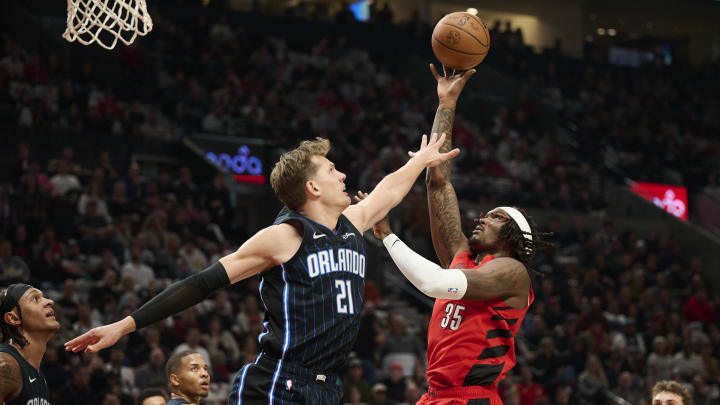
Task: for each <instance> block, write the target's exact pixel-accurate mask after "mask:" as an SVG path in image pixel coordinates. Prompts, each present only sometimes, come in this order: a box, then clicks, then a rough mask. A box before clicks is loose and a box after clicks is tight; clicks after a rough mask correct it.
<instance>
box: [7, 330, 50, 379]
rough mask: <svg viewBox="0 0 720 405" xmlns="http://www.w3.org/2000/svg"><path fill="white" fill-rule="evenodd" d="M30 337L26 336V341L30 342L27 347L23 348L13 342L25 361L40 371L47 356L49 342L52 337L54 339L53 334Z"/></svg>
mask: <svg viewBox="0 0 720 405" xmlns="http://www.w3.org/2000/svg"><path fill="white" fill-rule="evenodd" d="M28 335H29V334H25V339H27V341H28V344H26V345H25V347H21V346H20V345H19V344H17V343H16V342H13V343H12V345H13V347H14V348H15V349H17V351H18V352H20V354H21V355H22V356H23V358H24V359H25V361H27V362H28V363H30V364H31V365H32V366H33V367H35V368H36V369H37V370H40V363H42V359H43V356H45V349H46V347H47V342H48V340H50V337H52V332H51V333H48V334H46V335H35V336H32V335H30V336H28Z"/></svg>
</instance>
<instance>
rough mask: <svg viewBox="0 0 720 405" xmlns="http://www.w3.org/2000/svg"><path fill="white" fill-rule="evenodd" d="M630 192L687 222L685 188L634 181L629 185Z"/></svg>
mask: <svg viewBox="0 0 720 405" xmlns="http://www.w3.org/2000/svg"><path fill="white" fill-rule="evenodd" d="M630 190H632V191H633V192H634V193H635V194H637V195H639V196H641V197H642V198H644V199H646V200H648V201H650V202H652V203H653V204H655V205H656V206H658V207H660V208H662V209H663V210H665V211H667V212H668V213H670V214H672V215H674V216H676V217H678V218H680V219H682V220H683V221H687V220H688V198H687V188H685V187H683V186H675V185H671V184H661V183H644V182H639V181H635V182H632V183H631V184H630Z"/></svg>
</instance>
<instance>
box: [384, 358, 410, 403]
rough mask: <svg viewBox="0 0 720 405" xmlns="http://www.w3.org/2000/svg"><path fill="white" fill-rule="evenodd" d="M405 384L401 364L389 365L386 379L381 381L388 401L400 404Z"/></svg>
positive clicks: (403, 395)
mask: <svg viewBox="0 0 720 405" xmlns="http://www.w3.org/2000/svg"><path fill="white" fill-rule="evenodd" d="M407 383H408V382H407V380H406V379H405V372H404V370H403V366H402V364H400V363H392V364H390V367H389V370H388V377H387V378H385V379H384V380H383V384H385V386H386V387H387V397H388V399H390V400H391V401H395V402H402V401H403V399H404V398H405V391H406V389H407Z"/></svg>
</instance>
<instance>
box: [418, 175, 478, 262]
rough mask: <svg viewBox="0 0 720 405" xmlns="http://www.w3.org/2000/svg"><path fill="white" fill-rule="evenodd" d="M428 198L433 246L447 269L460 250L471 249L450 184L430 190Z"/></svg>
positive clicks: (453, 190)
mask: <svg viewBox="0 0 720 405" xmlns="http://www.w3.org/2000/svg"><path fill="white" fill-rule="evenodd" d="M428 197H429V203H430V222H431V224H432V225H433V226H432V237H433V238H432V239H433V244H434V245H435V251H436V253H437V254H438V258H439V259H440V263H441V264H442V265H443V267H447V266H449V265H450V261H451V260H452V257H453V256H454V255H455V253H457V251H458V250H460V249H462V248H469V247H468V246H467V239H466V238H465V235H463V233H462V226H461V224H460V207H459V206H458V200H457V196H456V195H455V189H454V188H453V186H452V184H451V183H450V182H447V183H446V184H445V185H444V186H442V187H441V188H439V189H433V190H428Z"/></svg>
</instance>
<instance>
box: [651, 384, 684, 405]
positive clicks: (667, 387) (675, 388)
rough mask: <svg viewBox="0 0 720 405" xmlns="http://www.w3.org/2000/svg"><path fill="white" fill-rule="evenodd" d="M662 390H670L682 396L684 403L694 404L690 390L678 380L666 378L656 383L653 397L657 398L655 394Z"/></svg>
mask: <svg viewBox="0 0 720 405" xmlns="http://www.w3.org/2000/svg"><path fill="white" fill-rule="evenodd" d="M661 392H670V393H673V394H675V395H677V396H679V397H680V398H682V405H692V397H690V391H688V389H687V388H685V386H684V385H682V384H680V383H679V382H677V381H672V380H666V381H658V382H657V383H655V386H653V389H652V397H653V398H655V396H656V395H657V394H659V393H661Z"/></svg>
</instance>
